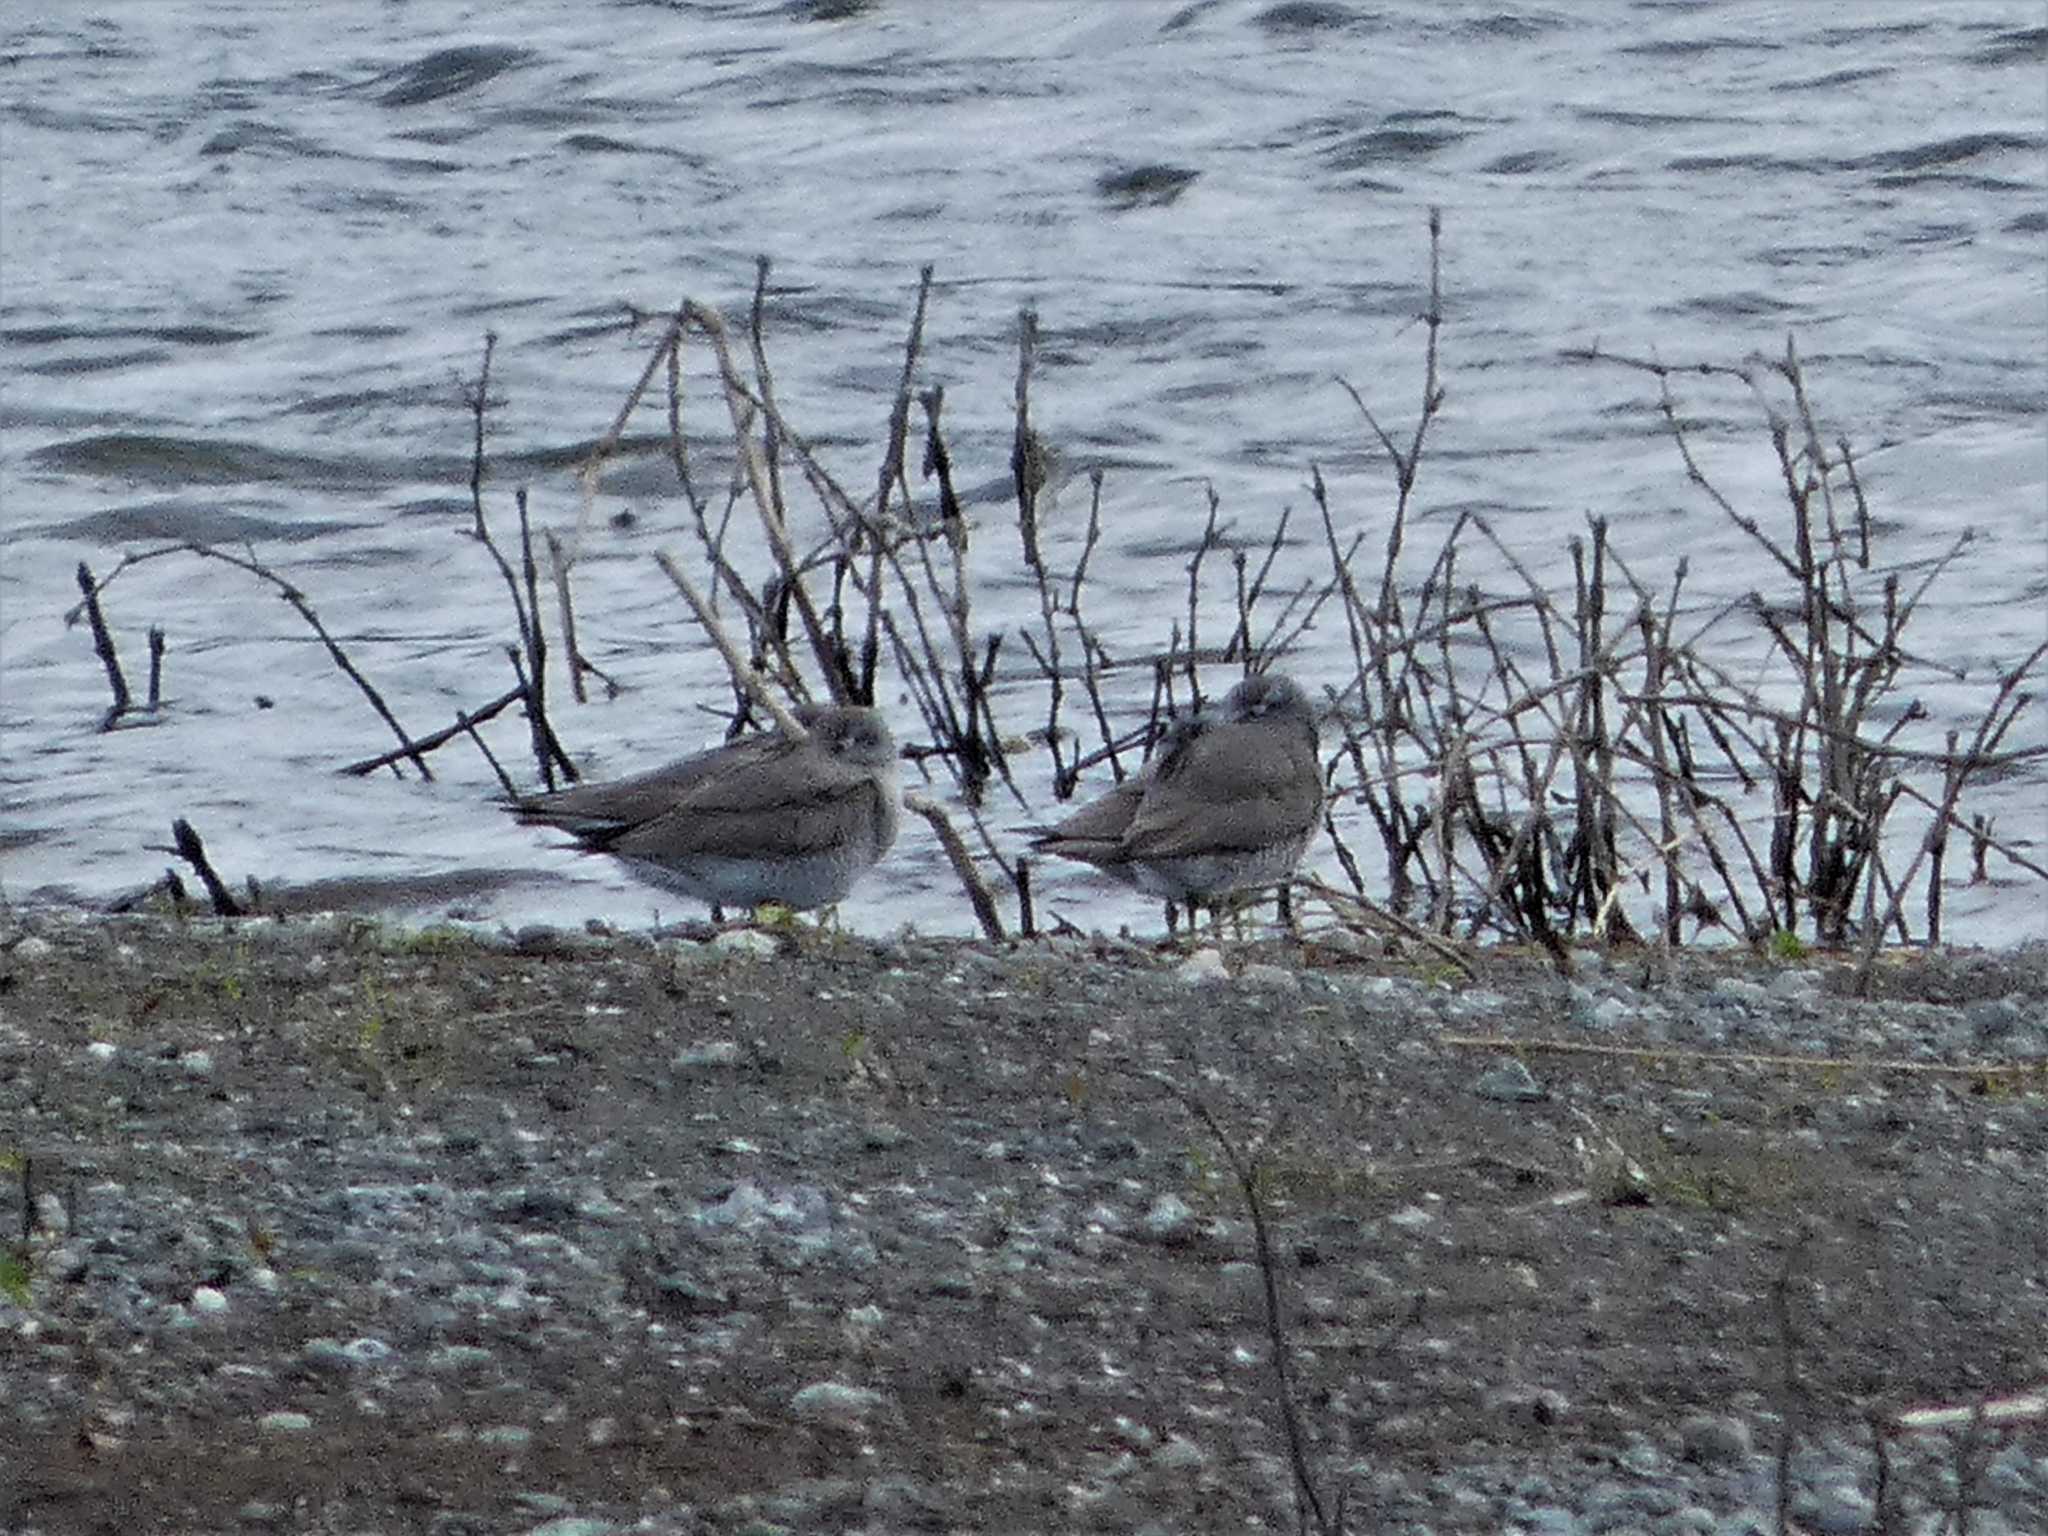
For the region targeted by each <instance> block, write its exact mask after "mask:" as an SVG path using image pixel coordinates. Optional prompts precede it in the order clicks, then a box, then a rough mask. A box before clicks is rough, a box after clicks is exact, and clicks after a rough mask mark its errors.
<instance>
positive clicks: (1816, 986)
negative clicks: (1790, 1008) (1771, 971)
mask: <svg viewBox="0 0 2048 1536" xmlns="http://www.w3.org/2000/svg"><path fill="white" fill-rule="evenodd" d="M1769 991H1770V995H1771V996H1772V997H1775V998H1777V999H1778V1000H1779V1001H1780V1002H1786V1003H1810V1002H1812V1001H1813V1000H1814V999H1815V998H1816V997H1818V996H1820V972H1819V971H1780V972H1778V974H1777V975H1775V976H1773V977H1772V978H1771V984H1770V987H1769Z"/></svg>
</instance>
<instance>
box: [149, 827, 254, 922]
mask: <svg viewBox="0 0 2048 1536" xmlns="http://www.w3.org/2000/svg"><path fill="white" fill-rule="evenodd" d="M171 845H172V846H171V847H170V849H168V850H166V851H168V852H172V853H175V854H177V856H178V857H179V858H181V859H183V860H184V861H185V862H186V863H187V864H190V865H191V866H192V869H193V872H194V873H196V874H197V875H198V876H199V879H200V881H201V883H202V884H204V885H205V887H206V894H207V898H208V899H209V900H211V901H212V902H213V910H214V911H215V912H216V913H217V914H218V915H220V916H221V917H240V916H241V915H242V906H241V903H240V902H238V901H236V900H235V898H234V897H233V896H231V895H229V894H228V888H227V884H226V882H225V881H223V880H222V879H221V877H220V876H219V874H217V873H216V872H215V870H214V867H213V863H212V861H211V860H210V859H208V858H207V857H206V845H205V844H204V843H202V842H201V841H200V840H199V834H198V833H197V832H195V831H193V830H192V823H191V822H189V821H187V820H186V819H185V818H184V817H182V816H180V817H179V818H178V819H177V820H176V821H174V822H172V823H171Z"/></svg>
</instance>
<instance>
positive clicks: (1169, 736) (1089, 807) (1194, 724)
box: [1031, 716, 1206, 864]
mask: <svg viewBox="0 0 2048 1536" xmlns="http://www.w3.org/2000/svg"><path fill="white" fill-rule="evenodd" d="M1205 723H1206V722H1204V721H1203V720H1202V718H1201V717H1200V716H1184V717H1182V718H1180V719H1178V720H1173V721H1170V722H1168V724H1167V726H1166V729H1165V730H1164V731H1163V732H1162V733H1161V735H1160V737H1159V740H1158V743H1157V744H1156V746H1155V747H1154V748H1153V752H1152V755H1151V756H1150V757H1149V758H1147V759H1146V760H1145V766H1144V768H1143V769H1142V770H1140V771H1139V772H1138V773H1135V774H1132V775H1131V776H1130V777H1129V778H1126V779H1123V780H1121V781H1120V782H1118V783H1117V784H1115V785H1113V786H1112V787H1111V788H1110V789H1109V790H1108V791H1107V792H1106V793H1104V794H1101V795H1098V796H1096V798H1095V799H1093V800H1090V801H1089V802H1088V803H1087V804H1086V805H1084V806H1082V807H1081V808H1080V809H1079V810H1077V811H1075V812H1073V813H1072V814H1071V815H1069V816H1068V817H1066V819H1065V820H1063V821H1060V822H1057V823H1055V824H1054V825H1053V826H1051V827H1049V828H1048V829H1046V830H1045V831H1044V832H1041V833H1039V834H1038V835H1037V836H1036V837H1034V838H1033V839H1032V842H1031V845H1032V847H1034V848H1036V849H1038V850H1039V851H1040V852H1041V853H1052V854H1057V855H1059V856H1060V857H1061V858H1068V859H1081V860H1084V861H1086V862H1088V863H1090V864H1115V863H1121V862H1122V861H1123V859H1124V858H1125V856H1126V850H1125V837H1126V835H1127V834H1128V833H1129V831H1130V829H1131V822H1132V819H1133V818H1134V817H1136V816H1137V814H1138V807H1139V806H1140V805H1142V804H1143V803H1144V801H1145V797H1146V795H1147V794H1149V793H1150V792H1151V791H1152V789H1153V787H1154V786H1155V785H1157V784H1159V783H1160V782H1162V781H1163V780H1166V779H1170V778H1172V777H1173V775H1174V774H1175V773H1176V772H1178V770H1179V765H1180V764H1181V763H1182V762H1183V761H1185V759H1186V757H1187V753H1188V749H1189V746H1190V745H1191V744H1192V743H1193V742H1194V741H1195V740H1196V739H1197V738H1198V737H1199V736H1200V735H1201V733H1202V730H1203V728H1204V725H1205Z"/></svg>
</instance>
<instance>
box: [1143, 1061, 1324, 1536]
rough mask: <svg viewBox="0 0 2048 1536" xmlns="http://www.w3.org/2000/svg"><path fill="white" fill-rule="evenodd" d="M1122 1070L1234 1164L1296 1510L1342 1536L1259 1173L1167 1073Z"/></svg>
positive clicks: (1218, 1124) (1305, 1523)
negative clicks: (1311, 1437)
mask: <svg viewBox="0 0 2048 1536" xmlns="http://www.w3.org/2000/svg"><path fill="white" fill-rule="evenodd" d="M1124 1070H1126V1071H1129V1072H1130V1075H1131V1076H1133V1077H1137V1078H1140V1079H1142V1080H1144V1081H1147V1082H1150V1083H1153V1084H1156V1085H1157V1086H1158V1087H1161V1088H1163V1089H1165V1090H1166V1092H1167V1093H1169V1094H1171V1095H1172V1096H1173V1097H1174V1098H1176V1099H1178V1100H1179V1101H1180V1102H1181V1104H1182V1106H1183V1107H1184V1108H1185V1109H1186V1110H1187V1112H1188V1113H1189V1114H1191V1115H1193V1116H1194V1117H1195V1118H1196V1119H1197V1120H1199V1121H1201V1122H1202V1125H1203V1127H1204V1129H1206V1130H1207V1131H1208V1132H1209V1134H1210V1135H1211V1136H1213V1137H1215V1138H1216V1144H1217V1145H1218V1146H1220V1147H1221V1148H1222V1149H1223V1156H1224V1159H1225V1161H1227V1162H1228V1163H1229V1164H1230V1171H1231V1173H1232V1174H1233V1175H1235V1176H1236V1179H1237V1187H1238V1190H1239V1192H1240V1193H1241V1194H1242V1195H1243V1196H1244V1203H1245V1208H1246V1210H1247V1211H1249V1212H1250V1214H1251V1218H1252V1243H1253V1250H1254V1252H1255V1254H1256V1255H1257V1258H1258V1261H1259V1278H1260V1280H1261V1281H1262V1282H1263V1289H1264V1292H1265V1302H1266V1340H1267V1343H1268V1344H1269V1345H1270V1346H1271V1348H1272V1353H1273V1395H1274V1396H1275V1397H1276V1398H1277V1399H1278V1400H1279V1404H1280V1425H1281V1430H1282V1433H1283V1434H1284V1436H1285V1438H1286V1441H1287V1459H1288V1463H1289V1465H1290V1466H1291V1467H1292V1469H1293V1472H1294V1497H1295V1504H1296V1507H1297V1509H1299V1510H1300V1513H1301V1516H1302V1521H1301V1523H1302V1526H1303V1528H1304V1529H1306V1528H1307V1526H1308V1523H1309V1520H1310V1518H1311V1517H1312V1518H1313V1519H1314V1521H1315V1527H1316V1529H1317V1530H1318V1531H1322V1532H1325V1533H1328V1536H1339V1533H1340V1532H1341V1527H1340V1526H1337V1525H1333V1524H1332V1523H1331V1522H1330V1520H1329V1519H1328V1518H1327V1517H1326V1516H1325V1515H1324V1512H1323V1501H1322V1496H1321V1494H1320V1493H1319V1492H1318V1490H1317V1488H1316V1481H1315V1477H1314V1475H1313V1474H1312V1473H1311V1472H1310V1471H1309V1465H1308V1437H1307V1435H1306V1433H1305V1432H1304V1431H1303V1429H1302V1427H1301V1414H1300V1411H1299V1410H1298V1409H1297V1408H1296V1406H1295V1402H1294V1377H1293V1371H1294V1357H1293V1352H1292V1350H1291V1349H1290V1347H1289V1344H1288V1339H1287V1325H1286V1321H1285V1319H1283V1318H1282V1316H1281V1313H1280V1289H1279V1271H1280V1263H1279V1260H1278V1259H1277V1258H1276V1257H1275V1256H1274V1253H1273V1235H1272V1233H1271V1231H1269V1230H1268V1228H1267V1225H1266V1203H1265V1201H1264V1200H1263V1199H1262V1198H1261V1197H1260V1195H1259V1177H1258V1168H1257V1166H1256V1165H1255V1164H1254V1163H1253V1162H1251V1161H1250V1160H1249V1159H1248V1158H1246V1156H1245V1155H1244V1153H1243V1152H1242V1151H1240V1150H1239V1148H1238V1145H1237V1143H1236V1142H1235V1141H1233V1140H1232V1139H1231V1137H1230V1134H1229V1133H1228V1132H1227V1131H1225V1130H1224V1129H1223V1125H1222V1122H1221V1121H1219V1120H1218V1119H1217V1118H1216V1116H1215V1115H1214V1114H1213V1113H1211V1111H1210V1109H1209V1106H1208V1105H1207V1104H1205V1103H1203V1102H1202V1100H1201V1099H1199V1098H1198V1097H1196V1096H1195V1095H1194V1094H1193V1093H1191V1092H1190V1091H1188V1090H1187V1089H1185V1088H1183V1087H1181V1085H1180V1084H1179V1083H1177V1082H1175V1081H1174V1080H1173V1079H1172V1078H1170V1077H1168V1076H1167V1075H1166V1074H1165V1073H1163V1072H1146V1071H1139V1070H1134V1069H1129V1068H1126V1069H1124Z"/></svg>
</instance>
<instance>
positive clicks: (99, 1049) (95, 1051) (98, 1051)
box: [24, 941, 121, 1067]
mask: <svg viewBox="0 0 2048 1536" xmlns="http://www.w3.org/2000/svg"><path fill="white" fill-rule="evenodd" d="M24 942H26V941H24ZM85 1054H86V1055H88V1056H90V1057H91V1058H92V1059H93V1060H94V1061H96V1062H98V1063H99V1064H100V1065H101V1066H103V1067H104V1066H106V1065H107V1064H108V1063H109V1062H111V1061H112V1060H113V1059H114V1058H115V1057H116V1056H118V1055H120V1054H121V1048H120V1047H119V1046H118V1045H116V1044H114V1042H113V1041H111V1040H95V1041H93V1043H92V1044H91V1045H88V1046H87V1047H86V1048H85Z"/></svg>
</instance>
